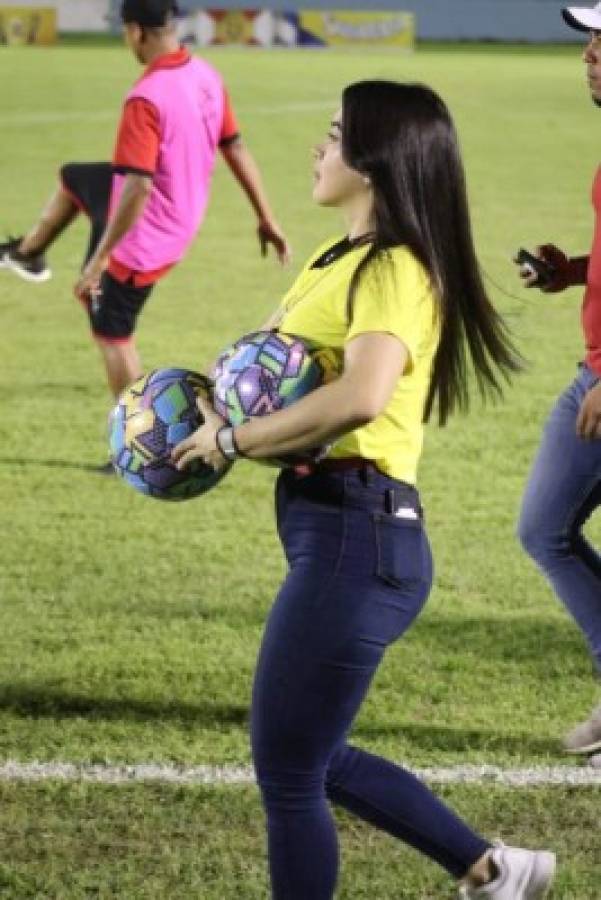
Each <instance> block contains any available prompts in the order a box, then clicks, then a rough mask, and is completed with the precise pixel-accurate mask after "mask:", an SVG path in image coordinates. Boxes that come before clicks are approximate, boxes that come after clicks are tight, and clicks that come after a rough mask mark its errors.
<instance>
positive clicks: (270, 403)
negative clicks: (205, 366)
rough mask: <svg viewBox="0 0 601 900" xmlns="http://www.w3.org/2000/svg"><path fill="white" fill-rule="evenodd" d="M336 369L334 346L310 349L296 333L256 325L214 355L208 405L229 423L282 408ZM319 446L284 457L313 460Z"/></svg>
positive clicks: (280, 462) (286, 461)
mask: <svg viewBox="0 0 601 900" xmlns="http://www.w3.org/2000/svg"><path fill="white" fill-rule="evenodd" d="M337 375H338V370H337V360H336V353H335V351H331V350H329V349H323V350H317V351H313V350H311V349H310V348H309V347H308V346H307V345H306V344H305V343H304V342H303V341H302V340H301V339H300V338H297V337H293V336H291V335H287V334H281V333H280V332H273V331H258V332H256V333H254V334H248V335H245V336H244V337H242V338H240V340H239V341H236V343H235V344H234V345H233V346H231V347H228V348H227V349H226V350H224V351H223V353H222V354H221V355H220V356H219V359H218V360H217V363H216V364H215V367H214V369H213V372H212V374H211V377H212V380H213V382H214V384H213V405H214V407H215V409H216V411H217V412H218V413H219V415H220V416H222V417H223V418H224V419H225V420H226V421H227V422H229V424H230V425H240V424H242V422H245V421H246V420H247V419H250V418H253V417H255V416H264V415H267V414H269V413H272V412H277V410H280V409H285V408H286V407H287V406H290V404H291V403H294V402H295V401H297V400H300V399H301V398H302V397H304V396H305V395H306V394H308V393H309V392H310V391H312V390H314V388H316V387H319V386H320V385H322V384H325V383H326V382H328V381H331V380H332V378H334V377H336V376H337ZM322 452H323V448H322V449H319V450H315V451H309V452H307V453H306V454H301V455H299V456H296V455H295V456H294V457H286V458H285V459H270V460H262V461H263V462H266V463H267V464H269V465H278V466H281V465H291V464H294V463H297V462H305V461H309V460H314V459H316V458H317V457H319V456H320V455H321V453H322Z"/></svg>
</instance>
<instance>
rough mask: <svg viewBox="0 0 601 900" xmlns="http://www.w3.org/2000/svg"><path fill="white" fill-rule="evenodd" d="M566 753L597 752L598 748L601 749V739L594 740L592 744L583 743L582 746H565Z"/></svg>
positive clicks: (584, 753)
mask: <svg viewBox="0 0 601 900" xmlns="http://www.w3.org/2000/svg"><path fill="white" fill-rule="evenodd" d="M563 749H564V750H565V752H566V753H572V754H573V755H576V754H583V755H586V754H590V753H595V752H596V751H597V750H601V741H594V742H593V743H592V744H583V745H582V747H565V746H564V748H563Z"/></svg>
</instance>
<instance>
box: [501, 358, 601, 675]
mask: <svg viewBox="0 0 601 900" xmlns="http://www.w3.org/2000/svg"><path fill="white" fill-rule="evenodd" d="M598 380H599V378H598V376H597V375H595V373H594V372H592V371H591V369H589V368H588V367H587V366H585V365H582V366H580V370H579V373H578V376H577V378H576V379H575V380H574V382H573V383H572V384H571V385H570V386H569V388H568V389H567V390H566V391H565V392H564V393H563V394H562V395H561V397H560V398H559V400H558V401H557V403H556V405H555V407H554V409H553V411H552V412H551V415H550V416H549V419H548V421H547V424H546V426H545V430H544V433H543V439H542V442H541V445H540V448H539V451H538V455H537V457H536V459H535V460H534V464H533V466H532V472H531V473H530V480H529V482H528V485H527V487H526V491H525V493H524V499H523V502H522V512H521V517H520V522H519V526H518V533H519V537H520V540H521V542H522V544H523V546H524V548H525V549H526V551H527V552H528V553H529V554H530V556H531V557H532V558H533V559H534V560H535V562H536V563H537V564H538V565H539V566H540V568H541V569H542V571H543V572H544V574H545V575H546V576H547V578H548V579H549V581H550V582H551V585H552V587H553V589H554V590H555V592H556V594H557V596H558V597H559V598H560V599H561V600H562V602H563V603H564V604H565V605H566V607H567V608H568V610H569V611H570V613H571V614H572V616H573V617H574V619H575V620H576V622H577V623H578V625H579V626H580V628H581V629H582V631H583V632H584V634H585V636H586V639H587V641H588V643H589V646H590V649H591V651H592V654H593V657H594V659H595V662H596V665H597V667H598V668H599V669H600V670H601V556H600V555H599V553H598V552H597V551H596V550H595V549H593V547H591V545H590V544H589V543H588V541H587V540H586V538H585V537H584V535H583V534H582V528H583V526H584V524H585V522H586V520H587V519H588V518H589V517H590V516H591V514H592V512H593V511H594V510H595V509H597V507H599V506H600V505H601V440H594V441H585V440H583V439H582V438H579V437H578V436H577V434H576V418H577V416H578V411H579V409H580V406H581V404H582V401H583V399H584V397H585V395H586V393H587V392H588V391H589V390H590V389H591V388H592V387H593V385H594V384H596V382H597V381H598Z"/></svg>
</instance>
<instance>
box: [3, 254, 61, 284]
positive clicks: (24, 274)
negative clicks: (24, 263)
mask: <svg viewBox="0 0 601 900" xmlns="http://www.w3.org/2000/svg"><path fill="white" fill-rule="evenodd" d="M0 267H2V268H3V269H10V271H11V272H14V273H15V275H18V276H19V278H22V279H23V280H24V281H30V282H33V283H34V284H41V283H42V282H44V281H50V279H51V278H52V272H51V270H50V269H44V271H43V272H40V273H39V274H34V273H33V272H28V271H27V269H22V268H21V266H19V265H17V264H16V263H14V262H13V261H12V260H11V259H7V258H6V256H4V257H3V258H2V259H0Z"/></svg>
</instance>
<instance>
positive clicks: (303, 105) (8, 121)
mask: <svg viewBox="0 0 601 900" xmlns="http://www.w3.org/2000/svg"><path fill="white" fill-rule="evenodd" d="M335 105H336V98H335V96H334V95H332V99H331V100H307V101H306V102H302V101H299V102H298V103H279V104H277V105H274V106H239V107H236V111H237V112H238V113H239V114H240V115H244V116H246V115H252V116H279V115H284V114H286V113H296V114H298V113H305V112H316V111H319V110H322V109H329V110H331V109H333V108H334V106H335ZM118 114H119V107H118V106H115V108H114V109H95V110H89V109H85V110H84V109H82V110H67V111H65V110H61V109H47V110H39V111H35V112H22V113H20V112H17V113H6V114H5V115H3V116H2V127H3V128H4V127H12V128H22V127H23V128H26V127H27V126H38V125H53V124H55V123H59V124H62V123H64V122H109V121H111V120H113V119H115V118H116V117H117V116H118Z"/></svg>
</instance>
